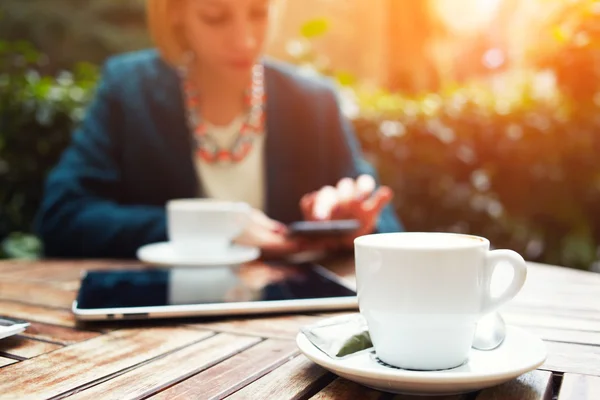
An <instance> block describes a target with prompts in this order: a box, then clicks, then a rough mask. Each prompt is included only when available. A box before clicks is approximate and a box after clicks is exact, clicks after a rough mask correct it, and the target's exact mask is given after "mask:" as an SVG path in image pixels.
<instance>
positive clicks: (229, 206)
mask: <svg viewBox="0 0 600 400" xmlns="http://www.w3.org/2000/svg"><path fill="white" fill-rule="evenodd" d="M250 212H251V207H250V206H249V205H248V204H246V203H242V202H232V201H221V200H212V199H176V200H171V201H169V202H168V203H167V234H168V237H169V241H170V242H171V244H172V246H173V249H174V251H175V252H176V253H178V254H179V255H182V256H197V255H202V254H205V253H206V252H207V251H210V252H211V253H214V252H220V251H226V250H227V249H228V248H229V247H230V246H231V242H232V241H233V240H234V239H235V238H236V237H238V236H239V235H240V234H241V233H242V231H243V230H244V228H245V226H246V224H247V223H248V221H249V216H250Z"/></svg>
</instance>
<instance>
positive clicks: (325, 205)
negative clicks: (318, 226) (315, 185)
mask: <svg viewBox="0 0 600 400" xmlns="http://www.w3.org/2000/svg"><path fill="white" fill-rule="evenodd" d="M337 204H338V195H337V190H336V189H335V188H334V187H333V186H325V187H323V188H322V189H321V190H319V191H318V192H317V194H316V196H315V202H314V205H313V208H312V217H313V219H315V220H321V221H325V220H328V219H331V214H332V211H333V209H334V208H335V207H336V206H337Z"/></svg>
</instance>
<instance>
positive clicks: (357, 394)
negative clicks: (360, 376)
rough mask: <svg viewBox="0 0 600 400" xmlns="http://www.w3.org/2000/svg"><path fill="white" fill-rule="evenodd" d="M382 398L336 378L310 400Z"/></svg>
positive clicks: (382, 395) (367, 399)
mask: <svg viewBox="0 0 600 400" xmlns="http://www.w3.org/2000/svg"><path fill="white" fill-rule="evenodd" d="M382 397H384V394H383V393H382V392H379V391H377V390H373V389H369V388H367V387H365V386H362V385H359V384H357V383H354V382H351V381H349V380H346V379H344V378H337V379H336V380H334V381H333V382H331V383H330V384H329V385H327V386H326V387H325V388H324V389H323V390H321V391H320V392H319V393H317V394H316V395H314V396H313V397H311V400H330V399H336V400H354V399H361V400H362V399H364V400H379V399H381V398H382ZM386 397H387V396H386ZM440 400H443V399H440Z"/></svg>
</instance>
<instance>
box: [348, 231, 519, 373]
mask: <svg viewBox="0 0 600 400" xmlns="http://www.w3.org/2000/svg"><path fill="white" fill-rule="evenodd" d="M354 244H355V255H356V281H357V282H356V283H357V293H358V303H359V308H360V312H361V314H362V315H364V317H365V319H366V320H367V324H368V328H369V333H370V336H371V340H372V342H373V346H374V348H375V352H376V354H377V357H378V358H379V359H380V360H381V361H383V362H384V363H386V364H389V365H391V366H394V367H398V368H403V369H411V370H442V369H449V368H454V367H457V366H460V365H462V364H464V363H465V362H466V361H467V360H468V356H469V352H470V350H471V345H472V342H473V337H474V334H475V330H476V327H477V322H478V320H479V319H480V318H481V317H482V316H483V315H484V314H487V313H489V312H492V311H494V310H495V309H497V308H498V307H499V306H501V305H502V304H504V303H506V302H507V301H509V300H510V299H512V298H513V297H514V296H516V295H517V293H518V292H519V291H520V290H521V288H522V286H523V284H524V283H525V279H526V276H527V266H526V263H525V261H524V260H523V258H522V257H521V256H520V255H519V254H517V253H516V252H514V251H511V250H493V251H490V243H489V241H488V240H487V239H485V238H482V237H478V236H471V235H462V234H453V233H417V232H402V233H389V234H373V235H367V236H362V237H359V238H357V239H356V240H355V242H354ZM499 263H507V264H508V265H510V266H511V267H512V269H513V271H514V274H513V278H512V281H511V283H510V284H509V285H508V287H507V288H506V290H505V291H504V292H503V293H502V294H500V295H499V296H497V297H492V293H491V288H490V286H491V282H492V275H493V272H494V269H495V268H496V266H497V265H498V264H499Z"/></svg>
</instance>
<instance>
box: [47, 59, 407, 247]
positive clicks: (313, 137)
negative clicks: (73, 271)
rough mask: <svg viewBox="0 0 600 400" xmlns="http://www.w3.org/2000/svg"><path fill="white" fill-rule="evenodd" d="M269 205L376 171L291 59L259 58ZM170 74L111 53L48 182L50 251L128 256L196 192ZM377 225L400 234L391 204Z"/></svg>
mask: <svg viewBox="0 0 600 400" xmlns="http://www.w3.org/2000/svg"><path fill="white" fill-rule="evenodd" d="M265 85H266V92H267V105H266V107H267V136H266V145H265V146H266V148H265V157H266V159H265V163H266V174H267V175H266V176H267V179H266V192H267V193H266V196H265V197H266V213H267V215H269V216H270V217H271V218H274V219H276V220H279V221H281V222H283V223H289V222H292V221H296V220H300V219H301V217H302V216H301V211H300V209H299V201H300V198H301V197H302V196H303V195H304V194H306V193H308V192H311V191H314V190H317V189H319V188H321V187H322V186H324V185H334V184H335V183H336V182H337V181H338V180H339V179H340V178H342V177H345V176H350V177H356V176H357V175H359V174H363V173H368V174H371V175H373V176H375V173H374V171H373V168H372V167H371V166H370V165H369V164H368V163H367V162H365V160H364V159H363V158H362V156H361V153H360V150H359V145H358V143H357V140H356V138H355V136H354V132H353V129H352V127H351V124H350V123H349V121H348V120H346V119H345V118H343V117H342V115H341V114H340V109H339V107H338V104H337V101H336V95H335V92H334V88H333V86H332V85H330V84H329V83H328V82H327V81H326V80H324V79H314V78H307V77H303V76H301V75H299V74H298V73H297V72H295V71H294V68H293V67H292V66H288V65H287V64H284V63H279V62H275V61H269V62H267V63H266V65H265ZM182 99H183V96H182V93H181V91H180V85H179V81H178V76H177V73H176V71H175V70H174V69H173V68H172V67H170V66H169V65H168V64H166V63H165V62H164V61H162V59H161V58H160V57H159V55H158V53H157V52H156V51H155V50H144V51H139V52H134V53H129V54H124V55H119V56H115V57H112V58H110V59H109V60H108V61H107V62H106V63H105V65H104V67H103V70H102V78H101V80H100V82H99V85H98V88H97V92H96V95H95V98H94V100H93V101H92V102H91V104H90V105H89V107H88V110H87V113H86V117H85V119H84V121H83V122H82V124H81V125H80V126H79V127H78V129H77V130H76V132H75V133H74V135H73V138H72V141H71V144H70V146H69V147H68V148H67V149H66V150H65V152H64V153H63V155H62V157H61V159H60V161H59V163H58V165H57V166H56V167H55V168H54V169H53V171H52V172H51V173H50V175H49V176H48V178H47V182H46V186H45V194H44V199H43V202H42V204H41V207H40V209H39V213H38V216H37V219H36V226H37V231H38V234H39V235H40V237H41V238H42V240H43V243H44V248H45V255H46V256H48V257H118V258H132V257H135V252H136V250H137V248H139V247H140V246H142V245H145V244H148V243H152V242H158V241H164V240H166V239H167V237H166V214H165V208H164V206H165V203H166V202H167V201H168V200H170V199H175V198H190V197H197V195H198V193H201V188H202V182H199V179H198V176H197V174H196V172H195V169H194V164H193V162H194V161H193V152H192V137H191V135H190V132H189V129H188V127H187V125H186V118H185V108H184V104H183V101H182ZM377 229H378V231H379V232H390V231H399V230H401V229H402V227H401V224H400V223H399V221H398V219H397V218H396V216H395V215H394V212H393V210H392V208H391V207H390V206H388V207H387V208H386V209H385V211H384V212H383V213H382V214H381V216H380V219H379V221H378V225H377Z"/></svg>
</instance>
